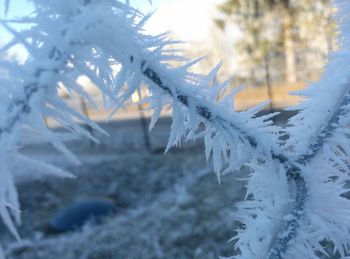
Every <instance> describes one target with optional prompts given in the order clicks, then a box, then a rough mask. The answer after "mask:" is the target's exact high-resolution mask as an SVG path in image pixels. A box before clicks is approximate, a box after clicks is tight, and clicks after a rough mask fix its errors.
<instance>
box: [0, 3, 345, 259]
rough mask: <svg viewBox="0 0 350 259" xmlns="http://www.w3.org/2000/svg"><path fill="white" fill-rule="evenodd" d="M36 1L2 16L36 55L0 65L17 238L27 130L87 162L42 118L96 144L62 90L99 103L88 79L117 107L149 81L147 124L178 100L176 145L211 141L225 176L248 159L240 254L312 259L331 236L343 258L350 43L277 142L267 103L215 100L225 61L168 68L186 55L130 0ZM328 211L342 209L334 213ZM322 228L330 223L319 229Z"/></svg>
mask: <svg viewBox="0 0 350 259" xmlns="http://www.w3.org/2000/svg"><path fill="white" fill-rule="evenodd" d="M32 2H33V3H34V4H35V7H36V12H35V14H34V15H33V16H31V17H27V18H23V20H19V21H6V20H2V21H1V24H2V25H3V26H4V27H5V28H6V29H7V30H8V31H9V32H11V33H12V34H13V36H14V39H13V40H12V41H11V42H10V43H9V44H8V45H6V46H5V47H4V50H7V49H8V48H10V47H11V46H13V45H14V44H21V45H23V46H25V47H26V48H27V50H28V52H29V53H30V58H29V59H28V60H27V61H26V63H25V64H24V65H20V64H16V63H13V62H7V61H1V62H0V68H1V71H0V101H1V102H0V113H1V115H3V116H1V117H0V160H1V161H0V162H1V164H2V167H1V170H0V173H1V179H3V180H4V181H0V215H1V217H2V219H3V221H4V222H5V223H6V225H7V226H8V228H9V230H10V231H11V232H12V234H13V235H15V236H16V237H17V238H19V236H18V234H17V231H16V228H15V224H14V223H13V221H12V217H11V216H13V218H15V219H16V222H17V223H19V222H20V207H19V203H18V198H17V192H16V189H15V186H14V183H13V173H12V171H13V170H12V168H14V165H13V164H12V163H11V162H13V161H22V162H23V163H24V164H25V163H27V162H28V159H26V158H24V157H23V155H21V154H20V153H19V151H18V143H19V141H20V140H19V136H20V132H21V130H22V129H23V127H24V126H26V127H30V128H32V129H34V130H35V131H36V132H38V134H39V135H40V136H41V137H42V138H43V139H45V140H47V141H49V142H50V143H51V144H52V145H53V146H54V147H55V148H57V149H58V150H60V151H61V152H63V153H64V154H65V155H67V156H68V158H70V159H71V160H73V161H75V162H79V161H78V160H77V159H76V157H75V156H74V154H72V153H71V152H70V151H69V149H67V148H66V146H65V145H64V143H63V141H62V140H61V138H60V136H59V135H57V134H55V133H54V132H52V131H50V130H49V129H48V128H47V127H46V125H45V124H44V122H43V118H42V117H43V116H50V117H52V118H53V119H55V120H56V121H57V122H59V123H60V124H61V125H62V126H64V127H65V128H67V129H68V130H69V131H71V132H73V133H77V134H80V135H84V136H87V137H89V138H91V139H94V138H93V136H91V135H90V133H89V132H88V131H86V130H85V129H83V128H81V127H79V126H78V125H77V123H76V120H79V121H82V122H84V123H87V124H89V125H90V126H91V127H93V128H94V129H97V130H100V131H102V132H103V130H102V129H101V128H99V126H98V125H96V124H95V123H94V122H92V121H90V120H89V119H87V118H85V117H84V116H83V115H81V114H79V113H77V112H76V111H74V110H73V109H72V108H71V107H69V105H68V104H66V103H65V102H64V101H63V100H62V99H61V98H60V97H59V96H58V94H57V89H58V88H59V87H62V85H63V87H65V88H66V89H67V90H68V91H69V92H70V93H77V94H79V95H80V96H82V97H84V98H85V99H87V100H88V101H89V102H90V103H91V104H94V103H93V100H92V98H91V96H90V95H89V93H86V92H85V91H84V89H83V87H82V86H81V85H79V84H78V83H77V78H78V77H79V76H81V75H85V76H87V77H88V78H89V79H90V80H91V81H92V82H93V83H94V84H96V85H97V86H98V88H99V89H100V91H101V94H102V96H103V99H104V100H105V106H106V107H110V108H113V109H115V110H117V109H118V108H120V107H122V106H123V105H125V103H126V102H127V101H128V100H129V99H130V97H131V95H132V94H133V93H134V92H135V91H140V87H141V85H142V84H146V85H147V87H148V89H149V91H150V93H151V94H150V96H149V97H148V98H146V99H145V100H143V101H144V102H147V103H149V107H150V109H152V110H153V111H154V114H153V118H152V122H151V125H150V127H151V128H152V127H153V125H154V124H155V123H156V121H157V119H158V118H159V116H160V114H161V112H162V110H163V109H167V108H169V107H171V108H172V115H173V116H172V117H173V123H172V126H171V130H170V137H169V144H168V148H170V147H171V146H173V145H179V144H180V143H181V142H182V141H183V140H196V139H198V138H201V137H203V138H204V141H205V148H206V152H205V153H206V156H207V158H208V159H209V157H212V159H213V165H214V170H215V172H216V173H217V175H218V178H219V179H220V176H221V175H224V174H226V173H229V172H232V171H234V170H239V169H240V168H241V166H242V165H245V164H248V165H249V167H250V168H251V174H250V175H249V180H248V182H247V199H246V200H245V201H244V202H242V203H240V204H238V208H239V210H238V212H237V213H236V215H235V216H236V217H237V218H238V219H239V220H240V221H242V222H243V223H244V225H245V229H242V230H240V231H239V232H238V235H237V236H236V237H234V239H237V242H236V248H238V249H239V250H240V252H241V255H240V256H241V257H242V258H249V259H251V258H270V259H275V258H288V256H290V255H292V254H298V255H300V256H301V257H302V258H309V257H312V256H314V255H315V251H320V252H323V248H322V246H321V245H320V242H321V241H324V240H327V241H331V242H333V243H334V245H335V247H336V249H337V250H338V251H339V252H340V253H342V254H345V253H346V252H347V248H346V247H347V245H348V244H349V243H350V240H349V237H348V236H349V230H350V225H349V224H350V223H347V220H345V219H347V217H348V216H350V210H349V202H348V200H347V199H345V198H344V197H343V196H342V195H343V194H344V193H346V192H347V191H348V189H347V188H346V187H345V186H344V183H345V182H346V181H348V171H349V170H348V169H349V167H348V165H349V163H348V161H347V155H348V153H349V152H350V150H348V148H347V146H346V145H345V143H348V139H347V138H348V135H347V134H349V132H348V130H347V129H346V126H347V125H349V124H350V121H349V120H348V119H347V118H346V117H347V116H346V115H347V114H348V110H349V107H348V102H349V95H348V85H349V84H348V82H349V76H348V74H349V73H348V65H347V63H348V62H347V60H348V57H349V54H348V53H349V51H348V50H346V49H343V50H342V51H340V52H339V53H338V54H337V56H335V57H334V58H333V61H332V62H331V63H330V65H329V66H328V69H327V71H326V73H325V75H324V77H323V78H322V79H321V81H320V82H319V83H318V84H315V86H313V87H311V88H310V90H306V91H305V92H304V94H307V95H308V96H309V97H310V98H309V99H308V100H307V101H306V102H304V103H303V104H301V105H300V106H298V107H297V108H296V109H298V110H302V112H300V113H299V114H298V115H297V116H295V117H294V118H292V119H291V121H290V123H291V124H293V125H294V126H293V127H291V128H290V129H288V134H289V135H290V140H289V141H288V142H287V143H286V144H285V145H284V146H282V147H281V146H279V144H278V143H279V142H278V136H277V134H275V132H276V131H277V129H276V128H275V127H273V126H272V125H271V122H270V121H269V118H271V116H273V115H268V116H265V117H256V113H257V112H258V111H260V110H261V109H262V107H263V106H258V107H255V108H252V109H250V110H248V111H246V112H235V111H234V110H233V109H234V103H233V96H234V94H235V92H233V93H232V94H231V95H228V96H226V97H222V98H218V97H219V96H221V95H222V93H224V92H225V91H226V90H227V89H228V88H229V85H228V84H229V81H228V82H224V83H223V84H220V83H219V82H217V81H215V83H214V84H213V79H214V77H215V76H216V74H217V73H218V70H219V68H220V65H218V66H217V67H215V68H214V69H213V71H211V72H210V73H209V74H208V75H197V74H193V73H191V72H189V71H188V69H189V68H190V67H191V66H192V65H193V64H195V63H196V62H198V61H193V62H189V63H186V64H184V65H183V66H179V67H174V66H171V65H169V61H183V60H184V57H182V56H180V55H178V54H177V53H174V52H172V51H171V50H169V49H168V48H167V47H168V46H169V45H171V44H174V42H173V41H170V40H168V38H167V35H166V34H160V35H157V36H149V35H145V33H144V30H143V25H144V24H145V23H146V22H147V20H148V18H149V16H143V15H142V14H140V13H139V12H138V11H136V10H134V9H132V8H131V7H130V5H129V3H126V4H124V3H122V2H120V1H117V0H106V1H91V0H76V1H71V0H61V1H47V0H33V1H32ZM6 4H7V5H8V1H6ZM338 6H339V8H342V10H345V11H344V12H345V14H346V15H343V17H345V18H344V20H345V21H343V24H344V25H343V29H342V31H343V35H344V39H345V40H344V41H345V43H347V42H346V41H347V40H348V39H350V36H349V35H348V34H349V33H350V32H349V31H348V29H347V27H348V26H349V25H348V23H349V21H348V20H347V19H348V18H347V17H348V16H347V15H348V12H349V9H350V5H349V4H347V3H346V1H339V3H338ZM12 22H29V23H32V24H34V26H33V27H32V28H30V29H28V30H26V31H22V32H17V31H15V30H14V29H12V27H11V26H10V25H11V23H12ZM344 45H345V46H346V44H344ZM116 67H117V69H116ZM330 85H334V87H333V89H332V93H333V94H332V95H330V94H329V93H327V92H326V90H327V88H328V87H329V86H330ZM311 97H312V98H311ZM96 141H97V140H96ZM10 157H11V158H10ZM36 164H37V165H40V163H36ZM41 167H42V168H45V170H48V171H51V173H52V174H54V175H62V176H70V175H69V174H66V173H65V172H62V171H61V170H59V169H56V168H54V167H52V166H49V165H45V164H42V165H41ZM329 190H330V191H332V192H331V194H329V193H328V191H329ZM325 197H328V198H327V199H329V201H330V202H329V203H327V204H326V205H325V204H322V202H323V201H324V199H326V198H325ZM331 206H334V207H332V208H331ZM330 209H332V210H335V211H336V212H337V215H338V216H334V215H330V214H329V213H330V212H329V211H331V210H330ZM318 225H322V226H324V228H322V229H321V230H320V229H319V227H318ZM342 226H346V227H345V229H346V233H347V235H345V234H342V232H341V231H342ZM316 235H317V236H318V237H317V238H316V237H315V236H316Z"/></svg>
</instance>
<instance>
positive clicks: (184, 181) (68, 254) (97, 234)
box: [1, 119, 245, 259]
mask: <svg viewBox="0 0 350 259" xmlns="http://www.w3.org/2000/svg"><path fill="white" fill-rule="evenodd" d="M169 122H170V120H169V119H162V120H161V121H160V123H159V124H158V126H157V127H156V128H155V130H154V131H153V132H152V134H151V141H152V145H153V149H154V150H156V152H153V153H150V152H148V151H147V150H146V149H145V147H144V144H143V136H142V132H141V127H140V122H139V121H138V120H129V121H119V122H113V123H111V124H108V126H106V125H104V127H105V129H106V130H107V131H108V132H109V133H110V134H111V136H110V137H105V136H100V135H97V137H98V138H99V139H100V140H101V144H100V145H92V144H91V143H90V142H89V141H86V140H80V141H74V142H72V143H70V147H71V148H72V150H73V151H74V152H75V153H76V154H78V157H79V158H80V159H81V161H82V162H83V165H81V166H74V165H72V164H69V163H68V162H67V160H66V159H65V158H64V157H63V156H62V155H59V154H58V153H57V152H55V151H54V150H53V149H51V148H50V147H49V146H47V145H34V146H31V147H29V148H26V149H24V150H23V152H26V153H30V154H31V156H33V157H36V158H41V159H45V160H46V161H47V160H50V161H51V162H52V163H54V164H56V165H59V166H61V167H64V168H65V169H67V170H68V171H70V172H72V173H73V174H75V175H76V176H77V179H57V178H55V177H47V176H35V175H30V172H28V173H29V175H30V177H27V178H21V179H19V180H18V181H17V184H18V189H19V195H20V201H21V205H22V209H23V213H22V217H23V225H22V226H21V227H19V228H18V230H19V232H20V235H21V237H22V239H23V240H22V242H21V243H17V242H16V241H14V240H13V238H12V237H11V236H10V235H9V234H8V232H7V230H5V227H4V226H1V240H2V244H3V245H4V249H5V253H6V255H7V258H45V259H49V258H218V256H230V255H232V254H233V252H234V251H233V243H232V242H231V243H228V242H227V241H228V240H229V239H230V238H231V237H232V236H233V235H234V229H236V228H237V222H235V221H234V220H233V218H232V215H231V214H232V211H233V210H234V203H235V202H237V201H239V200H242V198H243V197H244V194H245V192H244V183H243V181H242V180H241V179H239V177H242V173H240V174H239V175H234V174H229V175H227V176H225V177H223V179H222V180H223V181H222V184H221V185H219V183H218V181H217V178H216V175H215V174H214V173H213V172H212V170H211V167H210V164H208V163H207V162H206V161H205V158H204V154H203V148H202V144H201V143H200V142H198V143H189V144H186V145H185V146H184V147H182V148H181V149H178V148H175V149H172V150H171V151H170V152H169V153H168V154H167V155H164V154H163V152H162V150H163V149H164V147H165V145H166V141H167V136H168V127H169ZM237 177H238V178H237ZM102 196H114V197H115V200H116V203H117V206H118V209H117V213H116V214H115V215H112V216H110V217H108V218H106V219H105V220H104V222H103V223H101V224H98V225H92V226H86V227H84V228H83V229H80V230H77V231H75V232H69V233H63V234H56V235H52V234H47V233H45V231H46V230H45V229H46V226H47V224H48V222H49V221H50V220H51V219H52V217H53V216H54V215H55V214H56V213H57V212H58V211H59V210H60V209H61V208H63V207H64V206H66V205H68V204H70V203H72V202H74V201H77V200H80V199H84V198H89V197H102Z"/></svg>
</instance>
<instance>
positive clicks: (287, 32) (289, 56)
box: [283, 14, 297, 83]
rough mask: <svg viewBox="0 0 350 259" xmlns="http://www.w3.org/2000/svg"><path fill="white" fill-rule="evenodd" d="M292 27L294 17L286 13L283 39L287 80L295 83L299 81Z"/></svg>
mask: <svg viewBox="0 0 350 259" xmlns="http://www.w3.org/2000/svg"><path fill="white" fill-rule="evenodd" d="M292 29H293V23H292V18H291V17H290V15H288V14H286V15H285V19H284V23H283V41H284V54H285V66H286V68H285V69H286V70H285V72H286V81H287V82H288V83H295V82H296V81H297V75H296V62H295V53H294V41H293V35H292Z"/></svg>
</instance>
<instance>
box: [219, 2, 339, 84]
mask: <svg viewBox="0 0 350 259" xmlns="http://www.w3.org/2000/svg"><path fill="white" fill-rule="evenodd" d="M218 8H219V11H220V13H221V17H220V18H218V19H216V20H215V23H216V25H217V26H218V27H219V28H220V29H222V30H230V28H232V27H233V26H238V27H239V28H240V31H241V36H242V37H241V39H240V40H239V41H237V44H236V48H237V50H238V53H239V57H240V62H239V63H240V72H239V74H240V76H241V77H242V80H243V81H245V82H248V83H249V84H250V85H254V86H257V85H266V84H267V85H269V84H270V83H269V81H272V83H274V84H284V85H285V84H294V83H296V82H298V81H308V80H316V79H317V78H318V76H319V74H320V72H321V70H322V67H323V65H324V63H325V61H326V57H327V53H328V52H329V51H331V50H332V49H333V48H334V45H335V33H334V31H335V30H334V27H335V23H334V22H333V20H332V13H333V7H332V5H331V4H330V0H298V1H296V0H249V1H246V0H226V1H225V2H224V3H222V4H221V5H219V7H218ZM315 66H316V69H315Z"/></svg>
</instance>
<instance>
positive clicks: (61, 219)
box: [49, 198, 116, 232]
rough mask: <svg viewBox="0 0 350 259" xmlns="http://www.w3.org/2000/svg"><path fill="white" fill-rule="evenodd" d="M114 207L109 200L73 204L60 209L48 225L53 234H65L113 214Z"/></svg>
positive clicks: (98, 199) (90, 200) (92, 200)
mask: <svg viewBox="0 0 350 259" xmlns="http://www.w3.org/2000/svg"><path fill="white" fill-rule="evenodd" d="M115 210H116V206H115V204H114V202H113V200H111V199H107V198H106V199H103V198H93V199H86V200H82V201H78V202H75V203H73V204H71V205H68V206H67V207H66V208H64V209H62V210H61V211H60V212H59V213H58V215H57V216H55V217H54V218H53V220H52V221H51V222H50V224H49V228H50V230H51V231H54V232H65V231H70V230H74V229H77V228H80V227H82V226H83V225H84V224H86V223H87V222H89V221H91V220H92V221H98V220H100V219H101V218H103V217H105V216H108V215H110V214H112V213H114V212H115Z"/></svg>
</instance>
